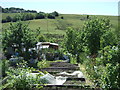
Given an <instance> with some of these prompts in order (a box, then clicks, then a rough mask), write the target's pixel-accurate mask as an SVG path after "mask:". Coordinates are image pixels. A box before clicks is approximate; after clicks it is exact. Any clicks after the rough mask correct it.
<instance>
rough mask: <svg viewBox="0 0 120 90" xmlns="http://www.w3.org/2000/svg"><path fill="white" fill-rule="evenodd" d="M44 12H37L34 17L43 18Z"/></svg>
mask: <svg viewBox="0 0 120 90" xmlns="http://www.w3.org/2000/svg"><path fill="white" fill-rule="evenodd" d="M44 18H45V14H44V13H37V14H36V17H35V19H44Z"/></svg>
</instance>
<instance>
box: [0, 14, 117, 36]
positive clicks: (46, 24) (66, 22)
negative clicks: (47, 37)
mask: <svg viewBox="0 0 120 90" xmlns="http://www.w3.org/2000/svg"><path fill="white" fill-rule="evenodd" d="M17 14H18V13H3V15H2V16H3V18H6V17H7V16H11V17H13V16H15V15H17ZM61 16H63V17H64V19H61V18H60V17H61ZM86 16H87V15H77V14H61V15H60V16H59V17H57V18H56V19H34V20H29V21H22V22H23V23H30V24H29V27H30V28H31V29H33V30H35V29H37V28H38V27H40V28H41V33H43V34H45V33H51V34H65V28H66V27H69V26H70V27H74V28H81V27H82V26H83V24H84V22H85V21H86V20H87V19H86ZM94 16H97V17H98V18H106V17H107V18H109V19H110V22H111V24H112V27H113V28H115V27H117V24H118V17H117V16H102V15H90V18H92V17H94ZM8 26H9V23H3V25H2V27H3V28H7V27H8ZM57 26H59V27H60V28H63V29H62V30H60V29H59V28H57ZM64 27H65V28H64Z"/></svg>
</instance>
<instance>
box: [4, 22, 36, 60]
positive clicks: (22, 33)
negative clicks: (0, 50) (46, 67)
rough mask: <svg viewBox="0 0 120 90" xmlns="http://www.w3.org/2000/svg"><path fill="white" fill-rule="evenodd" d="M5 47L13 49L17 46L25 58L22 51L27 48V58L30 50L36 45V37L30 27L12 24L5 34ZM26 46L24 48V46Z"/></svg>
mask: <svg viewBox="0 0 120 90" xmlns="http://www.w3.org/2000/svg"><path fill="white" fill-rule="evenodd" d="M2 41H3V47H4V49H6V48H7V47H12V48H13V46H14V45H16V47H17V49H18V51H19V53H20V55H21V56H23V52H22V49H23V47H24V48H25V50H26V52H25V54H24V55H25V58H26V59H27V58H29V57H28V56H26V55H27V54H28V49H29V48H32V47H33V46H34V45H35V41H36V40H35V36H34V33H33V32H32V30H30V29H29V28H28V25H25V24H22V23H21V22H17V23H10V27H9V28H8V29H6V30H4V32H3V40H2ZM23 45H24V46H23Z"/></svg>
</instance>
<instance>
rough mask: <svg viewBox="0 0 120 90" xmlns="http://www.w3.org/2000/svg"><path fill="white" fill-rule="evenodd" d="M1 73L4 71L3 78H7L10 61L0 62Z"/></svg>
mask: <svg viewBox="0 0 120 90" xmlns="http://www.w3.org/2000/svg"><path fill="white" fill-rule="evenodd" d="M0 67H1V68H0V69H1V70H0V71H2V73H1V74H2V76H3V77H4V76H6V75H7V74H6V72H7V70H8V67H9V61H8V60H0Z"/></svg>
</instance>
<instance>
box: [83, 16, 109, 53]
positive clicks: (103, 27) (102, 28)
mask: <svg viewBox="0 0 120 90" xmlns="http://www.w3.org/2000/svg"><path fill="white" fill-rule="evenodd" d="M109 29H110V20H109V19H104V18H102V19H97V18H95V19H92V20H88V22H86V23H85V24H84V27H83V33H84V41H85V42H86V45H87V47H88V49H89V51H90V53H91V55H93V54H96V53H97V52H98V50H100V40H101V36H102V35H103V34H104V33H106V32H107V31H109Z"/></svg>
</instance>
